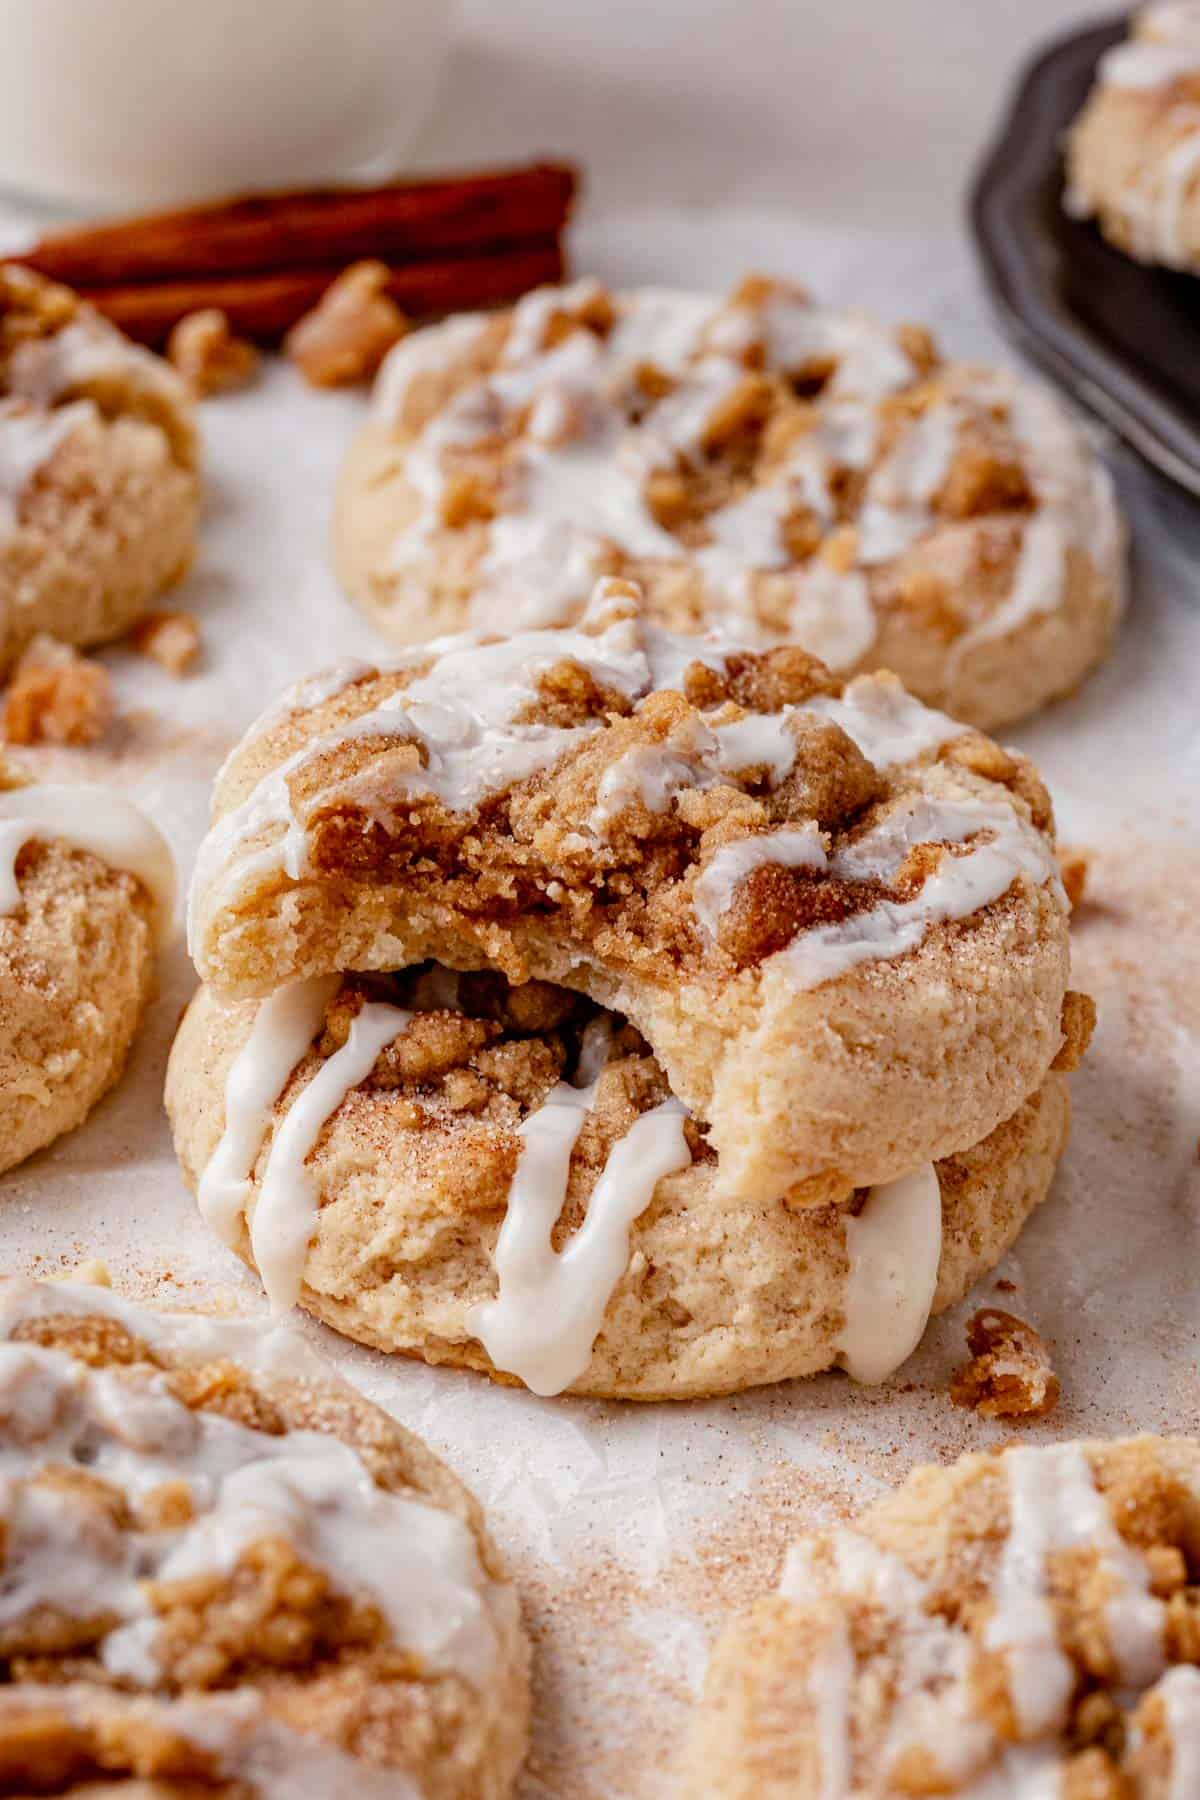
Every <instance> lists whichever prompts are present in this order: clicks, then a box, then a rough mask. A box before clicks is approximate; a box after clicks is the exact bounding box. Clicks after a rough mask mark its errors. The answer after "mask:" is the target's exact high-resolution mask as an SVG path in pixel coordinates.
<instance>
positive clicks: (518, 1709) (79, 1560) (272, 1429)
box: [0, 1281, 529, 1800]
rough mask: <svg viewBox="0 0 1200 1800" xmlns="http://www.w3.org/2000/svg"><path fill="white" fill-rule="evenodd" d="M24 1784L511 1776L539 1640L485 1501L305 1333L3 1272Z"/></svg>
mask: <svg viewBox="0 0 1200 1800" xmlns="http://www.w3.org/2000/svg"><path fill="white" fill-rule="evenodd" d="M0 1467H2V1469H3V1476H4V1480H3V1484H2V1485H0V1534H2V1541H3V1549H4V1567H3V1584H2V1586H0V1788H2V1789H3V1791H4V1792H5V1793H9V1794H33V1793H37V1794H62V1795H72V1796H76V1797H77V1800H78V1797H80V1796H83V1795H88V1796H91V1795H101V1794H103V1795H109V1794H112V1795H113V1796H118V1795H120V1796H131V1795H142V1794H145V1795H154V1796H156V1797H159V1796H161V1797H163V1800H168V1797H169V1800H193V1797H195V1796H198V1795H201V1794H204V1795H219V1796H221V1797H222V1800H332V1796H335V1795H337V1796H342V1795H345V1796H349V1795H351V1794H353V1795H355V1796H359V1795H361V1796H362V1797H363V1800H418V1797H423V1800H503V1797H504V1796H505V1795H508V1794H510V1793H511V1792H512V1788H513V1783H514V1780H515V1777H516V1772H517V1769H518V1767H519V1765H520V1762H521V1759H522V1757H523V1754H524V1750H525V1743H526V1737H527V1731H528V1718H529V1695H528V1674H527V1665H528V1652H527V1648H526V1645H525V1640H524V1637H523V1634H522V1630H521V1625H520V1617H519V1607H518V1603H517V1598H516V1595H515V1592H514V1590H513V1588H512V1586H511V1584H510V1583H509V1582H508V1581H507V1579H506V1578H505V1575H504V1571H503V1569H502V1568H501V1566H500V1564H499V1561H498V1559H497V1555H496V1552H495V1550H494V1548H493V1546H492V1544H491V1543H490V1541H489V1539H488V1536H487V1533H486V1531H485V1529H484V1526H483V1522H482V1519H481V1517H480V1514H479V1509H478V1507H477V1506H476V1504H475V1502H474V1501H473V1500H472V1499H471V1497H470V1495H469V1494H468V1493H467V1492H466V1490H465V1489H464V1488H462V1487H461V1486H460V1484H459V1483H458V1481H457V1480H456V1479H455V1478H454V1477H453V1476H452V1475H451V1474H450V1472H449V1471H448V1470H447V1469H446V1468H444V1467H443V1465H442V1464H441V1463H440V1462H438V1460H437V1459H436V1458H435V1457H434V1456H433V1455H432V1454H431V1452H430V1451H428V1450H427V1449H426V1448H425V1446H424V1445H423V1444H422V1443H421V1442H420V1440H419V1439H417V1438H415V1437H413V1436H412V1435H411V1433H409V1432H407V1431H405V1430H404V1429H403V1427H401V1426H399V1425H397V1424H396V1423H395V1422H394V1421H393V1420H392V1419H390V1418H389V1417H388V1416H387V1415H386V1414H385V1413H382V1412H380V1411H379V1410H378V1409H377V1408H376V1407H373V1406H371V1405H369V1404H368V1402H367V1401H366V1400H364V1399H363V1398H362V1396H361V1395H360V1394H358V1393H357V1392H356V1391H355V1390H354V1389H352V1388H350V1387H348V1386H346V1385H345V1384H344V1383H341V1382H339V1381H338V1380H337V1378H336V1377H335V1376H333V1374H332V1372H331V1371H330V1370H329V1369H327V1368H326V1367H325V1365H323V1364H321V1363H320V1362H319V1361H318V1360H317V1359H316V1358H315V1357H313V1356H312V1355H311V1353H309V1352H307V1351H306V1350H305V1348H304V1346H303V1344H301V1343H300V1342H299V1340H297V1339H296V1338H294V1337H293V1336H292V1334H290V1333H288V1334H278V1333H276V1334H270V1333H264V1332H262V1331H261V1330H260V1329H259V1328H257V1327H254V1326H250V1325H241V1324H238V1323H235V1322H232V1321H228V1320H221V1321H218V1320H215V1319H210V1318H205V1317H203V1316H192V1315H186V1316H185V1315H161V1314H157V1313H154V1312H151V1311H148V1310H145V1309H141V1308H137V1307H134V1306H132V1305H130V1304H128V1303H126V1302H123V1301H121V1300H119V1299H117V1298H116V1297H114V1296H113V1295H112V1294H110V1293H108V1292H107V1291H105V1290H104V1289H100V1288H89V1287H83V1286H76V1285H72V1284H62V1285H59V1284H38V1283H34V1282H25V1281H10V1282H5V1283H3V1284H0Z"/></svg>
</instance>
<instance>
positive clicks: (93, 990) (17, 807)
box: [0, 762, 175, 1169]
mask: <svg viewBox="0 0 1200 1800" xmlns="http://www.w3.org/2000/svg"><path fill="white" fill-rule="evenodd" d="M174 906H175V867H174V862H173V860H172V857H171V852H170V850H169V849H168V847H167V845H166V843H165V842H164V840H163V838H162V837H161V836H160V835H159V833H158V831H157V830H156V829H155V827H154V826H153V825H152V824H151V823H150V821H149V820H148V819H147V818H145V817H144V816H143V815H142V814H141V813H140V812H139V811H138V810H137V808H136V807H135V806H133V805H132V804H131V803H130V802H129V801H128V800H125V799H123V798H122V797H121V795H119V794H116V793H113V792H112V791H111V790H110V789H108V788H102V787H91V786H86V785H83V784H79V785H71V784H61V785H60V784H58V783H54V782H30V781H28V780H27V779H26V778H25V777H24V775H23V774H22V773H21V772H20V771H19V770H17V769H16V768H15V767H14V766H13V765H12V764H11V763H7V762H0V1169H8V1168H11V1167H12V1166H13V1165H14V1164H15V1163H19V1162H22V1161H23V1160H24V1159H25V1157H27V1156H30V1155H32V1153H33V1152H34V1151H35V1150H40V1149H43V1148H44V1147H45V1146H46V1145H47V1144H49V1143H52V1142H53V1140H54V1139H55V1138H57V1137H60V1136H61V1135H62V1134H63V1132H65V1131H71V1130H73V1129H74V1128H75V1126H77V1125H79V1124H81V1123H82V1121H83V1120H84V1119H85V1118H86V1116H87V1114H88V1113H89V1112H90V1110H91V1108H92V1107H93V1106H94V1105H95V1103H96V1101H97V1100H99V1099H100V1097H101V1095H102V1094H105V1093H107V1091H108V1089H109V1088H110V1087H111V1086H112V1085H113V1083H114V1082H115V1081H116V1079H117V1077H118V1076H119V1075H120V1073H121V1071H122V1069H123V1068H124V1066H125V1059H126V1057H127V1056H128V1054H129V1048H130V1045H131V1044H132V1042H133V1038H134V1034H135V1032H136V1031H137V1028H138V1025H139V1023H140V1021H141V1017H142V1013H143V1011H144V1009H145V1006H146V1002H147V1000H148V999H149V996H150V991H151V987H152V983H153V974H154V961H155V951H156V948H157V947H158V945H159V944H161V942H162V941H163V939H164V938H165V937H166V934H167V932H168V930H169V927H170V924H171V920H172V916H173V913H174Z"/></svg>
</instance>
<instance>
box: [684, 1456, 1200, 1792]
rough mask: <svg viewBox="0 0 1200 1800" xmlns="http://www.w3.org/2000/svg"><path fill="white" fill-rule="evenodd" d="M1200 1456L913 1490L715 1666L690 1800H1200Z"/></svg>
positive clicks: (1043, 1459)
mask: <svg viewBox="0 0 1200 1800" xmlns="http://www.w3.org/2000/svg"><path fill="white" fill-rule="evenodd" d="M1198 1610H1200V1444H1197V1443H1196V1442H1195V1441H1194V1440H1193V1439H1190V1438H1173V1439H1172V1438H1154V1437H1144V1438H1133V1439H1127V1440H1125V1441H1119V1442H1115V1443H1083V1444H1081V1443H1067V1444H1055V1445H1050V1446H1047V1447H1045V1448H1041V1449H1034V1448H1027V1447H1025V1446H1018V1447H1014V1448H1011V1449H1008V1450H1005V1451H1003V1452H999V1453H996V1454H992V1455H982V1456H967V1457H964V1458H963V1459H962V1460H961V1461H960V1462H957V1463H955V1464H954V1465H953V1466H952V1467H950V1468H948V1469H941V1468H921V1469H917V1470H916V1471H915V1472H914V1473H913V1474H912V1475H910V1476H909V1478H908V1480H907V1481H906V1482H905V1483H904V1484H903V1486H902V1487H900V1488H899V1489H898V1490H897V1492H896V1493H894V1494H893V1495H891V1496H890V1497H889V1498H887V1499H885V1500H882V1501H880V1502H879V1503H878V1504H877V1505H875V1506H872V1507H871V1508H870V1509H869V1510H868V1511H867V1512H866V1513H865V1514H864V1515H863V1516H862V1517H861V1518H860V1519H859V1520H858V1522H857V1524H856V1525H855V1526H854V1527H853V1529H847V1528H840V1529H836V1530H833V1531H827V1532H820V1533H817V1534H814V1535H813V1536H812V1537H809V1538H807V1539H805V1540H803V1541H802V1542H801V1543H799V1544H798V1545H796V1546H794V1547H793V1549H792V1550H791V1551H790V1552H789V1554H788V1557H787V1561H786V1563H785V1565H784V1571H783V1578H782V1580H781V1582H780V1585H779V1589H778V1592H777V1593H776V1594H774V1595H772V1596H771V1597H770V1598H768V1599H764V1600H762V1601H760V1602H759V1603H758V1605H757V1606H756V1607H755V1608H754V1609H753V1610H752V1611H751V1612H750V1613H749V1615H748V1616H747V1617H746V1618H744V1619H742V1620H741V1621H739V1622H738V1623H736V1624H734V1625H733V1626H731V1627H730V1628H729V1629H728V1630H727V1631H726V1633H725V1635H724V1637H723V1638H722V1639H721V1641H720V1642H719V1643H718V1645H717V1648H716V1650H715V1652H714V1655H713V1658H712V1663H711V1666H710V1669H709V1675H708V1681H707V1685H706V1689H705V1694H704V1698H703V1699H702V1701H701V1703H700V1707H699V1709H698V1712H697V1718H696V1724H695V1728H694V1731H693V1734H692V1739H691V1743H690V1747H689V1751H688V1755H687V1759H686V1774H685V1778H684V1781H683V1785H682V1789H681V1793H682V1795H684V1796H687V1800H701V1796H703V1800H860V1797H861V1800H868V1796H869V1797H870V1800H910V1797H911V1800H915V1797H916V1796H918V1795H919V1796H928V1795H933V1794H938V1795H946V1796H957V1795H961V1796H963V1797H964V1800H966V1797H967V1796H971V1797H972V1800H1006V1797H1008V1796H1011V1797H1012V1800H1042V1796H1045V1797H1046V1800H1050V1797H1051V1796H1054V1797H1055V1800H1191V1797H1192V1796H1193V1795H1195V1794H1196V1793H1198V1792H1200V1667H1198V1666H1197V1664H1198V1662H1200V1641H1198V1639H1197V1632H1196V1617H1197V1612H1198Z"/></svg>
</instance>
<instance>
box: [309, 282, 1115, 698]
mask: <svg viewBox="0 0 1200 1800" xmlns="http://www.w3.org/2000/svg"><path fill="white" fill-rule="evenodd" d="M336 536H337V550H338V560H339V565H340V568H341V571H342V575H343V579H344V581H345V582H346V585H347V586H348V588H349V589H350V591H351V593H352V594H353V595H354V597H355V598H357V599H359V600H360V601H361V602H362V603H363V604H364V605H365V606H366V608H367V610H368V611H370V612H371V614H372V615H373V616H374V617H375V618H376V619H377V620H378V622H379V623H380V624H381V625H382V626H383V627H384V629H385V630H387V631H388V632H389V634H390V635H392V636H393V637H395V638H396V639H397V640H398V641H400V642H404V643H411V642H413V641H416V640H419V639H421V638H427V637H430V636H433V635H435V634H436V633H437V632H438V631H441V630H455V629H460V628H461V627H462V626H464V625H470V626H477V627H481V628H484V629H487V628H489V627H491V626H493V625H495V624H497V623H501V622H503V624H504V625H505V627H506V628H514V627H516V628H521V627H544V626H546V625H553V626H561V625H568V624H574V623H576V622H577V621H578V619H579V617H580V615H581V613H582V611H583V608H584V606H585V605H586V602H587V597H588V594H589V592H590V589H591V586H592V583H593V582H594V581H595V579H597V578H598V577H600V576H605V575H617V576H623V577H629V578H634V579H637V580H639V581H641V582H642V583H643V584H644V585H645V587H646V591H647V595H648V598H649V603H650V606H651V609H652V611H653V614H654V616H655V617H656V618H658V619H659V620H661V621H662V622H663V623H665V624H667V625H669V626H671V627H672V628H674V629H678V630H684V631H697V630H703V629H705V628H706V627H714V626H716V627H721V628H724V629H729V630H731V631H733V632H735V633H736V635H737V636H738V637H740V638H741V639H743V640H744V641H747V642H752V643H756V644H759V645H764V644H770V643H777V642H780V641H793V642H799V643H801V644H803V645H804V646H805V648H807V649H809V650H811V651H813V652H814V653H815V654H816V655H819V656H821V657H822V658H823V659H824V660H825V662H827V663H828V664H829V665H830V666H831V667H832V668H835V669H837V670H839V671H842V672H854V671H857V670H863V669H869V668H876V667H880V666H884V667H890V668H892V669H894V670H895V671H896V672H897V673H898V674H899V675H900V676H901V677H902V678H903V679H904V680H905V681H906V683H907V684H908V685H909V686H910V687H911V688H913V690H914V691H915V692H917V693H919V694H921V695H922V696H923V697H924V698H925V699H927V700H930V701H932V702H934V703H935V704H937V705H939V706H945V707H946V708H947V709H948V710H950V711H951V712H953V713H954V714H955V715H956V716H958V717H962V718H966V719H969V720H972V721H973V722H976V723H979V724H983V725H993V724H996V723H999V722H1001V721H1003V720H1005V719H1009V718H1013V717H1016V716H1018V715H1019V714H1020V713H1022V712H1026V711H1029V710H1032V708H1033V707H1034V706H1036V705H1039V704H1041V703H1043V702H1044V701H1045V700H1046V699H1048V698H1051V697H1052V696H1053V695H1054V694H1056V693H1061V692H1064V691H1066V690H1067V689H1069V688H1070V687H1072V686H1074V685H1075V684H1076V683H1077V682H1078V681H1079V679H1080V678H1081V677H1082V675H1083V674H1084V673H1085V672H1086V670H1087V668H1088V667H1089V666H1090V665H1091V663H1093V662H1094V661H1095V660H1096V659H1097V657H1098V656H1099V655H1100V654H1101V652H1102V650H1103V647H1104V644H1105V641H1106V639H1107V636H1108V633H1109V631H1110V630H1111V627H1112V625H1113V623H1114V621H1115V619H1116V616H1117V614H1118V612H1119V610H1120V604H1121V597H1122V580H1123V577H1122V564H1123V536H1122V531H1121V527H1120V523H1119V519H1118V515H1117V512H1116V509H1115V505H1114V502H1113V498H1112V494H1111V490H1110V488H1109V486H1108V484H1107V479H1106V476H1105V474H1104V472H1103V470H1102V469H1101V467H1100V465H1099V463H1098V462H1097V460H1096V458H1095V456H1094V454H1093V453H1092V451H1091V450H1090V448H1089V447H1088V446H1087V444H1086V441H1085V440H1084V438H1083V436H1082V434H1081V432H1080V431H1079V430H1078V428H1077V427H1076V426H1075V425H1074V423H1073V422H1072V421H1071V420H1070V418H1069V416H1068V415H1067V414H1066V413H1065V412H1064V411H1063V410H1062V408H1061V407H1060V406H1059V404H1058V402H1057V401H1056V400H1054V399H1053V398H1052V397H1051V396H1049V395H1048V394H1046V393H1044V392H1043V391H1042V390H1040V389H1038V388H1037V387H1035V386H1034V385H1033V384H1031V383H1029V382H1026V381H1021V380H1017V379H1015V378H1014V377H1011V376H1009V375H1006V374H1004V373H1002V372H1000V371H996V370H987V369H975V368H967V367H964V366H962V365H956V364H950V365H947V364H943V363H941V362H940V360H939V358H938V356H937V353H936V350H935V349H934V347H933V346H932V344H931V343H930V341H929V340H928V338H927V337H926V335H925V334H924V333H921V332H919V331H917V330H915V329H913V328H903V327H901V328H897V329H895V330H889V329H887V328H885V327H882V326H879V325H876V324H874V323H873V322H872V321H870V320H869V319H866V318H865V317H862V316H860V315H858V314H854V313H844V312H834V311H829V310H826V309H822V308H821V307H819V306H816V305H815V304H814V303H813V302H812V301H811V300H810V299H809V298H808V296H807V295H806V294H805V293H804V292H803V291H802V290H801V289H799V288H797V287H795V286H793V285H790V284H788V283H785V282H779V281H769V280H766V279H763V278H751V279H749V280H747V281H746V282H744V283H743V284H742V285H741V287H740V288H738V289H736V290H735V291H734V292H733V294H732V295H730V296H729V297H728V298H727V299H725V300H724V301H717V300H714V299H711V298H707V297H705V296H702V295H690V294H683V293H675V292H668V291H663V290H644V291H642V292H638V293H632V294H628V295H611V294H609V293H608V292H607V291H606V290H605V289H603V288H602V287H601V286H600V285H599V284H598V283H597V282H595V281H584V282H579V283H576V284H575V285H574V286H572V287H566V288H548V289H543V290H539V291H538V292H537V293H534V294H532V295H530V296H528V297H527V298H526V299H525V300H524V301H522V302H521V303H520V305H519V306H518V307H517V308H515V309H514V311H513V312H512V313H511V314H509V315H507V316H505V317H501V318H500V319H496V318H494V317H492V318H483V317H480V318H478V319H471V318H465V319H457V320H453V321H451V322H450V323H449V324H448V325H445V326H441V327H435V328H433V329H432V330H429V331H423V332H418V333H416V334H414V335H413V336H412V337H411V338H409V339H408V340H406V342H405V343H404V344H402V345H401V346H400V347H399V348H398V349H397V350H396V351H394V352H393V353H392V356H391V358H390V359H389V361H388V363H387V365H386V366H385V369H384V371H383V374H382V376H381V378H380V383H379V389H378V395H377V402H376V417H375V420H374V421H373V422H372V423H371V424H370V425H369V426H368V427H367V428H366V430H365V431H364V433H363V434H362V437H361V439H360V441H359V443H358V444H357V445H356V446H355V448H354V449H353V450H352V451H351V455H350V457H349V459H348V462H347V465H346V468H345V470H344V473H343V477H342V483H341V490H340V496H339V501H338V506H337V511H336Z"/></svg>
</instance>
